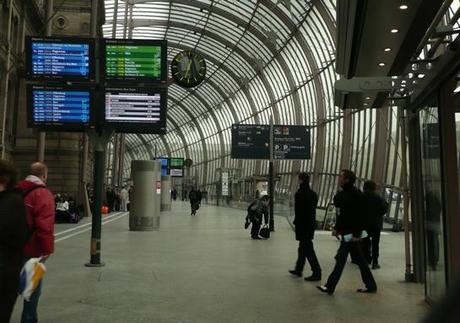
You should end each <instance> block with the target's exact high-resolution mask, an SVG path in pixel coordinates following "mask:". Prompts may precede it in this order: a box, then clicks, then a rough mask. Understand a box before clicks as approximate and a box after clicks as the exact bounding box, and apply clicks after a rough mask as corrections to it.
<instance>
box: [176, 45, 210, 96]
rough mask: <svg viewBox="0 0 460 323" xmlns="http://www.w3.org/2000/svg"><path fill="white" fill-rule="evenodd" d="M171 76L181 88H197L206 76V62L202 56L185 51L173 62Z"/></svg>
mask: <svg viewBox="0 0 460 323" xmlns="http://www.w3.org/2000/svg"><path fill="white" fill-rule="evenodd" d="M171 74H172V77H173V79H174V81H175V82H176V83H177V84H178V85H180V86H183V87H187V88H188V87H194V86H197V85H198V84H200V83H201V82H202V81H203V80H204V78H205V76H206V62H205V60H204V58H203V57H202V56H201V55H200V54H197V53H195V52H194V51H191V50H184V51H182V52H180V53H179V54H177V55H176V56H175V57H174V59H173V60H172V62H171Z"/></svg>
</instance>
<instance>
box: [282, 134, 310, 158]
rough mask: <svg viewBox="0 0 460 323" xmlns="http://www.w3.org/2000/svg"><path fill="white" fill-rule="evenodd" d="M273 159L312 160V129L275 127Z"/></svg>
mask: <svg viewBox="0 0 460 323" xmlns="http://www.w3.org/2000/svg"><path fill="white" fill-rule="evenodd" d="M273 145H274V147H273V158H275V159H281V160H286V159H310V158H311V155H310V154H311V153H310V150H311V149H310V129H309V128H308V127H307V126H290V125H289V126H287V125H274V126H273Z"/></svg>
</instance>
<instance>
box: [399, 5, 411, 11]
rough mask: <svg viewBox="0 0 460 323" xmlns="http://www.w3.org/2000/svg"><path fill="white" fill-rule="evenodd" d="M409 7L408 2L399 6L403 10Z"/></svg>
mask: <svg viewBox="0 0 460 323" xmlns="http://www.w3.org/2000/svg"><path fill="white" fill-rule="evenodd" d="M408 8H409V6H408V5H407V4H402V5H400V6H399V9H401V10H407V9H408Z"/></svg>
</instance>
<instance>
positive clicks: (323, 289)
mask: <svg viewBox="0 0 460 323" xmlns="http://www.w3.org/2000/svg"><path fill="white" fill-rule="evenodd" d="M316 288H318V290H319V291H320V292H323V293H326V294H329V295H332V294H333V293H334V291H332V290H329V289H328V288H327V287H326V286H316Z"/></svg>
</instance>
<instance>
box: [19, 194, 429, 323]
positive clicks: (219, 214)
mask: <svg viewBox="0 0 460 323" xmlns="http://www.w3.org/2000/svg"><path fill="white" fill-rule="evenodd" d="M244 217H245V213H244V211H242V210H237V209H231V208H224V207H216V206H211V205H206V204H205V205H203V206H202V207H201V208H200V210H199V211H198V214H197V216H195V217H191V216H190V211H189V204H188V203H186V202H173V205H172V211H170V212H162V214H161V226H160V229H159V230H158V231H150V232H132V231H129V229H128V215H127V213H114V214H111V215H108V216H106V217H104V219H103V223H104V225H103V234H102V261H103V262H105V263H106V266H105V267H102V268H87V267H85V266H84V264H85V262H87V261H88V260H89V245H90V223H89V222H88V220H85V221H86V222H85V221H82V222H80V223H79V224H57V225H56V252H55V254H54V255H53V256H52V257H51V258H50V259H49V261H48V262H47V264H46V265H47V268H48V271H47V273H46V278H45V282H44V290H43V295H42V297H41V299H40V305H39V321H40V322H43V323H74V322H75V323H76V322H87V323H99V322H101V323H102V322H111V323H122V322H123V323H128V322H129V323H134V322H155V323H156V322H158V323H163V322H165V323H169V322H171V323H173V322H176V323H195V322H197V323H198V322H200V323H201V322H213V323H221V322H239V323H245V322H248V323H249V322H251V323H256V322H265V323H267V322H283V323H284V322H286V323H290V322H292V323H294V322H303V323H305V322H312V323H314V322H323V323H324V322H354V323H355V322H392V323H394V322H418V321H419V320H420V319H421V318H422V317H423V316H424V315H425V314H426V313H427V311H428V307H427V306H426V305H425V302H424V287H423V285H420V284H412V283H405V282H403V277H404V240H403V234H402V233H385V235H383V236H382V241H381V266H382V268H381V269H380V270H376V271H373V273H374V276H375V279H376V281H377V284H378V287H379V291H378V293H377V294H369V295H367V294H359V293H357V292H356V291H355V290H356V289H357V288H360V287H363V286H362V283H361V279H360V275H359V269H358V268H357V266H355V265H352V264H351V263H348V264H347V266H346V267H345V270H344V273H343V276H342V279H341V281H340V282H339V285H338V286H337V289H336V292H335V294H334V295H332V296H330V295H326V294H322V293H320V292H319V291H318V290H317V289H316V288H315V286H316V285H317V283H309V282H305V281H304V280H303V279H301V278H296V277H291V276H290V275H289V274H288V269H292V268H293V265H294V263H295V260H296V254H297V242H296V241H295V239H294V234H293V232H292V229H291V227H290V226H289V224H288V222H287V221H286V219H285V218H283V217H275V221H276V224H275V225H276V232H274V233H273V234H272V237H271V239H269V240H264V241H263V240H251V239H250V238H249V231H248V230H244V229H243V222H244ZM337 247H338V242H337V240H336V239H335V238H334V237H332V236H331V235H330V233H329V232H322V231H319V232H317V234H316V236H315V248H316V252H317V254H318V258H319V261H320V264H321V266H322V268H323V283H324V281H325V279H326V278H327V276H328V275H329V273H330V272H331V270H332V268H333V265H334V255H335V252H336V250H337ZM304 274H305V275H308V274H310V272H309V267H308V264H307V267H306V270H305V273H304ZM21 310H22V304H21V300H20V299H18V302H17V304H16V307H15V312H14V314H13V318H12V321H11V322H19V316H20V312H21Z"/></svg>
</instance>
